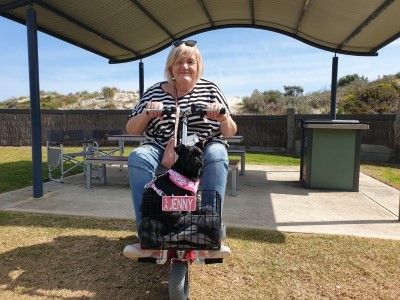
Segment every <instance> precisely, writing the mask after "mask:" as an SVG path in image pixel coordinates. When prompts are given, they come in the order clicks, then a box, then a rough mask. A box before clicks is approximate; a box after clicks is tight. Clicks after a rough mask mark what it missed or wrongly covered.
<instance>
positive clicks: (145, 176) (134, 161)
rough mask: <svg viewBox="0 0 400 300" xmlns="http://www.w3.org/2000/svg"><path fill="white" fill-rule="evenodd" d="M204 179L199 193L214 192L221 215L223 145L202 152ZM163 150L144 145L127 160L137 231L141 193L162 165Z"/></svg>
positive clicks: (224, 173) (214, 144) (224, 171)
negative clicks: (219, 204)
mask: <svg viewBox="0 0 400 300" xmlns="http://www.w3.org/2000/svg"><path fill="white" fill-rule="evenodd" d="M203 151H204V158H203V178H202V182H201V185H202V189H203V190H211V191H217V192H218V193H219V194H220V195H221V213H222V208H223V204H224V195H225V188H226V181H227V177H228V164H229V159H228V152H227V150H226V147H225V145H223V144H222V143H220V142H211V143H209V144H207V145H206V146H205V148H204V149H203ZM163 154H164V150H162V149H161V148H159V147H157V146H155V145H152V144H145V145H142V146H140V147H137V148H135V149H134V150H133V151H132V152H131V153H130V154H129V159H128V170H129V182H130V186H131V193H132V199H133V207H134V209H135V216H136V227H138V225H139V223H140V222H141V218H142V213H141V211H140V206H141V203H142V196H143V193H144V186H145V185H146V184H147V183H149V182H150V181H151V180H152V179H153V177H154V175H155V174H156V170H157V168H158V167H159V166H161V167H162V165H161V159H162V157H163Z"/></svg>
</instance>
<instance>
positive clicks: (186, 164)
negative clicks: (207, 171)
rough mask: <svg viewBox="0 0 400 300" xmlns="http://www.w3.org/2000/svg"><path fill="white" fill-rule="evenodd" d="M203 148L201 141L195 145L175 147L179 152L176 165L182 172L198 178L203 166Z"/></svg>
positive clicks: (186, 175)
mask: <svg viewBox="0 0 400 300" xmlns="http://www.w3.org/2000/svg"><path fill="white" fill-rule="evenodd" d="M201 148H202V144H201V143H198V144H196V145H195V146H185V145H179V146H177V147H175V152H176V153H177V154H178V160H177V161H176V163H175V167H176V168H177V171H179V173H180V174H182V175H184V176H185V177H187V178H191V179H197V178H198V177H199V176H200V172H201V169H202V168H203V150H202V149H201Z"/></svg>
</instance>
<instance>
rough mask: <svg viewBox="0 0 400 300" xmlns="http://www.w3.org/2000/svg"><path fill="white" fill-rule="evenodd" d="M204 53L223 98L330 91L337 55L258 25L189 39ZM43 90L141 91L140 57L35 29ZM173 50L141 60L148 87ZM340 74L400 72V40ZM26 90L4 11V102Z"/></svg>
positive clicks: (23, 62) (22, 39)
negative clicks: (108, 55) (119, 58)
mask: <svg viewBox="0 0 400 300" xmlns="http://www.w3.org/2000/svg"><path fill="white" fill-rule="evenodd" d="M190 39H194V40H197V41H198V46H199V49H200V51H201V53H202V56H203V61H204V73H203V77H204V78H207V79H209V80H211V81H213V82H215V83H216V84H217V85H218V86H219V87H220V88H221V90H222V91H223V92H224V94H225V96H226V97H244V96H250V95H251V93H252V92H253V91H254V90H255V89H258V90H259V91H266V90H279V91H281V92H283V91H284V88H283V86H284V85H298V86H301V87H303V89H304V93H305V94H307V93H310V92H315V91H323V90H329V89H330V85H331V73H332V57H333V56H334V53H332V52H328V51H324V50H321V49H318V48H315V47H312V46H309V45H307V44H304V43H303V42H300V41H298V40H296V39H293V38H290V37H287V36H285V35H282V34H279V33H275V32H271V31H266V30H261V29H245V28H236V29H220V30H214V31H210V32H206V33H201V34H197V35H194V36H192V37H190ZM38 47H39V72H40V75H39V81H40V90H44V91H56V92H58V93H61V94H68V93H76V92H80V91H88V92H95V91H97V92H100V91H101V89H102V88H103V87H105V86H107V87H116V88H118V89H120V90H124V91H138V90H139V79H138V77H139V62H138V61H135V62H129V63H122V64H109V63H108V60H107V59H105V58H103V57H101V56H98V55H96V54H94V53H91V52H89V51H86V50H83V49H81V48H78V47H76V46H73V45H70V44H68V43H65V42H63V41H61V40H58V39H56V38H54V37H51V36H49V35H46V34H43V33H39V34H38ZM169 50H170V49H166V50H163V51H161V52H159V53H157V54H155V55H153V56H150V57H148V58H144V59H143V63H144V76H145V82H144V87H145V89H146V88H148V87H150V86H151V85H152V84H154V83H156V82H159V81H163V80H165V77H164V67H165V61H166V57H167V55H168V52H169ZM337 56H338V57H339V65H338V78H340V77H342V76H345V75H349V74H358V75H360V76H361V75H363V76H365V77H367V78H368V79H369V80H370V81H372V80H376V79H378V78H379V77H382V75H389V74H396V73H398V72H400V39H397V40H396V41H394V42H392V43H391V44H389V45H387V46H386V47H384V48H382V49H381V50H380V51H379V55H378V56H372V57H363V56H349V55H341V54H338V55H337ZM20 96H29V77H28V54H27V38H26V27H25V26H24V25H21V24H19V23H16V22H13V21H10V20H8V19H6V18H4V17H1V16H0V101H5V100H8V99H10V98H13V97H16V98H18V97H20Z"/></svg>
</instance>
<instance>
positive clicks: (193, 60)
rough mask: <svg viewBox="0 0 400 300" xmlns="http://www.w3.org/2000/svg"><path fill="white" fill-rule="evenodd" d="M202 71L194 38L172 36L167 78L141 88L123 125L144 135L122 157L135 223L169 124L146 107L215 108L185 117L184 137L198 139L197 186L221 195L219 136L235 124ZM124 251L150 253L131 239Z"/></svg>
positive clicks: (224, 161) (223, 162)
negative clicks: (125, 157) (199, 166)
mask: <svg viewBox="0 0 400 300" xmlns="http://www.w3.org/2000/svg"><path fill="white" fill-rule="evenodd" d="M202 72H203V63H202V58H201V54H200V51H199V49H198V47H197V42H196V41H192V40H188V41H175V42H174V43H173V47H172V49H171V52H170V53H169V55H168V58H167V62H166V66H165V76H166V78H167V81H164V82H159V83H156V84H155V85H153V86H152V87H150V88H149V89H148V90H147V91H146V92H145V94H144V95H143V97H142V99H141V100H140V102H139V103H138V104H137V105H136V107H135V108H134V110H133V112H132V117H131V118H130V119H129V120H128V123H127V124H126V131H127V133H131V134H143V133H144V134H145V136H146V141H145V142H144V143H143V144H142V145H141V146H140V147H138V148H136V149H135V150H134V151H132V153H131V154H130V155H129V160H128V168H129V176H130V186H131V192H132V198H133V204H134V208H135V215H136V224H137V227H139V222H140V220H141V211H140V205H141V201H142V195H143V192H144V186H145V184H147V183H148V182H150V181H151V180H152V179H153V177H154V175H155V172H156V169H157V167H158V166H159V165H160V162H161V159H162V157H163V154H164V150H165V147H166V145H167V143H168V140H169V139H170V137H172V136H173V135H174V127H175V126H174V125H175V119H174V117H163V116H162V115H161V113H160V112H154V111H152V112H146V109H160V110H162V109H163V108H164V107H171V106H176V104H177V105H178V106H179V107H180V109H185V108H188V107H190V106H191V105H192V104H201V105H204V106H206V107H208V108H215V109H217V110H216V111H213V112H207V115H206V116H205V118H201V117H200V116H193V117H189V122H188V136H189V135H191V134H196V135H197V137H198V138H199V139H200V141H203V142H204V149H203V151H204V159H203V165H204V166H203V179H202V186H203V189H204V190H216V191H218V193H219V194H220V195H221V196H222V199H223V196H224V195H225V187H226V181H227V175H228V164H229V159H228V153H227V144H226V142H225V140H224V138H223V137H224V136H225V137H228V136H233V135H234V134H235V133H236V130H237V127H236V123H235V122H234V121H233V119H232V118H231V116H230V114H229V107H228V103H227V101H226V99H225V96H224V95H223V93H222V92H221V91H220V90H219V88H218V87H217V86H216V85H215V84H214V83H212V82H211V81H208V80H205V79H201V75H202ZM176 101H177V103H175V102H176ZM221 108H225V110H226V112H227V113H226V114H219V109H221ZM221 206H223V200H222V203H221ZM225 248H227V249H225ZM221 249H222V248H221ZM224 250H229V248H228V247H224V249H222V252H224ZM229 253H230V251H229ZM124 254H125V255H126V256H127V257H129V258H137V257H145V256H150V255H151V251H145V250H142V249H140V246H139V245H138V244H135V245H128V246H127V247H126V248H125V250H124ZM228 255H229V254H228Z"/></svg>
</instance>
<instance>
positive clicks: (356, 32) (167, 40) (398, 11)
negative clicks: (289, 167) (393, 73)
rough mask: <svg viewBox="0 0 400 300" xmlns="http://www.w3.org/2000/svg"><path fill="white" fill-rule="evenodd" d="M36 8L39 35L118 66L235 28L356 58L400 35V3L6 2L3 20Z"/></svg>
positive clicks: (2, 1) (0, 0) (0, 11)
mask: <svg viewBox="0 0 400 300" xmlns="http://www.w3.org/2000/svg"><path fill="white" fill-rule="evenodd" d="M29 2H33V7H34V9H35V11H36V13H37V26H38V30H40V31H41V32H44V33H47V34H49V35H51V36H54V37H56V38H59V39H61V40H64V41H66V42H68V43H71V44H74V45H76V46H78V47H81V48H84V49H86V50H88V51H91V52H93V53H96V54H98V55H100V56H103V57H105V58H107V59H108V60H109V62H110V63H119V62H126V61H133V60H138V59H141V58H144V57H147V56H149V55H152V54H154V53H156V52H158V51H161V50H162V49H164V48H166V47H169V46H170V45H171V42H172V41H173V40H176V39H184V38H187V37H189V36H191V35H194V34H197V33H201V32H206V31H209V30H215V29H222V28H230V27H248V28H259V29H266V30H271V31H275V32H279V33H282V34H285V35H288V36H290V37H293V38H295V39H298V40H300V41H302V42H304V43H307V44H310V45H312V46H315V47H317V48H321V49H324V50H327V51H332V52H335V53H342V54H351V55H377V51H378V50H379V49H381V48H382V47H384V46H385V45H387V44H388V43H390V42H392V41H394V40H395V39H397V38H398V37H399V36H400V17H399V16H400V1H399V0H351V1H349V0H269V1H265V0H218V1H216V0H168V1H159V0H118V1H110V0H85V1H81V0H36V1H35V0H31V1H29V0H0V15H1V16H3V17H6V18H8V19H11V20H14V21H16V22H20V23H22V24H25V14H26V9H27V8H28V7H29Z"/></svg>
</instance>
